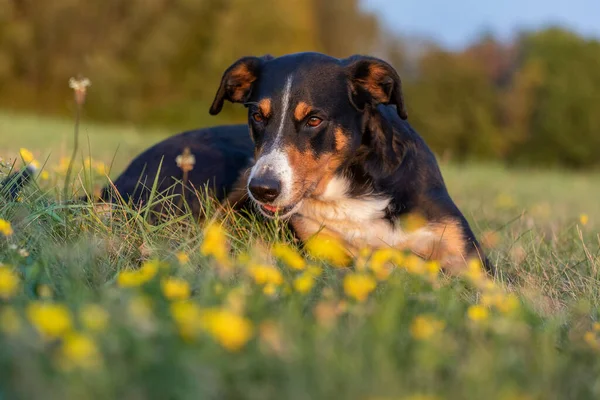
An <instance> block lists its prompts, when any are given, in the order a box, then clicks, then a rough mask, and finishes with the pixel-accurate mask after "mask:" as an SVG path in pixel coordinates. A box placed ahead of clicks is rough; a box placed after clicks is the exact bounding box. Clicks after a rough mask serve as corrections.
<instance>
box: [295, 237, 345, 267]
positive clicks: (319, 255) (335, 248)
mask: <svg viewBox="0 0 600 400" xmlns="http://www.w3.org/2000/svg"><path fill="white" fill-rule="evenodd" d="M305 248H306V250H307V251H308V252H309V253H310V254H311V255H312V256H313V257H315V258H316V259H319V260H323V261H327V262H329V263H331V264H333V265H334V266H336V267H345V266H347V265H348V264H349V263H350V256H349V255H348V252H347V251H346V249H345V248H344V246H343V244H342V243H341V242H340V241H339V240H337V239H334V238H333V237H331V236H328V235H323V234H321V235H316V236H313V237H311V238H310V239H308V240H307V241H306V243H305Z"/></svg>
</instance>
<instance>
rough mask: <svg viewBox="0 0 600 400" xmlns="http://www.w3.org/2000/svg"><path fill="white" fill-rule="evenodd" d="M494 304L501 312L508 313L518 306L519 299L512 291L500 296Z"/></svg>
mask: <svg viewBox="0 0 600 400" xmlns="http://www.w3.org/2000/svg"><path fill="white" fill-rule="evenodd" d="M495 306H496V308H497V309H498V311H500V312H501V313H503V314H510V313H512V312H514V311H516V310H517V309H518V308H519V299H518V298H517V296H516V295H515V294H514V293H509V294H507V295H505V296H501V298H499V299H498V301H497V302H496V304H495Z"/></svg>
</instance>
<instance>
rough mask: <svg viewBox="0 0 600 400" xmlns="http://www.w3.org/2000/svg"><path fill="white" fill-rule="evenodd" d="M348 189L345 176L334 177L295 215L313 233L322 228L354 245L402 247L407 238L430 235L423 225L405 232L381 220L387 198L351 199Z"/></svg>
mask: <svg viewBox="0 0 600 400" xmlns="http://www.w3.org/2000/svg"><path fill="white" fill-rule="evenodd" d="M348 188H349V182H348V181H347V180H346V179H344V178H339V177H336V178H333V179H332V180H331V182H329V184H328V185H327V187H326V189H325V191H324V193H323V194H322V195H321V196H319V197H317V198H315V199H305V200H304V201H303V202H302V204H301V206H300V207H299V209H298V211H297V218H301V219H303V220H304V224H303V225H304V226H305V227H310V230H314V232H312V233H316V232H317V231H318V230H320V229H322V228H325V229H327V230H330V231H333V232H334V233H336V234H337V235H339V236H340V237H341V238H343V239H344V240H345V241H346V242H348V243H350V244H351V245H354V246H356V247H362V246H371V247H387V246H392V247H402V245H403V244H405V243H407V242H408V241H409V240H421V239H422V240H427V239H429V238H430V237H431V236H432V233H431V231H430V230H428V229H427V228H426V227H424V228H420V229H418V230H416V231H414V232H411V233H407V232H405V231H403V230H402V229H401V228H400V227H399V226H395V227H394V226H392V225H391V224H390V223H389V221H386V220H384V219H383V217H384V214H385V208H386V207H387V206H388V204H389V203H390V199H389V198H387V197H379V196H372V195H367V196H362V197H358V198H352V197H349V196H348Z"/></svg>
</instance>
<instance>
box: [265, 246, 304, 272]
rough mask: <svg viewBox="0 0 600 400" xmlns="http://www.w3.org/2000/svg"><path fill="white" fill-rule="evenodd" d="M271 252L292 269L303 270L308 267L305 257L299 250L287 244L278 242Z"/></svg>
mask: <svg viewBox="0 0 600 400" xmlns="http://www.w3.org/2000/svg"><path fill="white" fill-rule="evenodd" d="M271 253H272V254H273V256H275V257H276V258H278V259H280V260H281V261H282V262H283V263H284V264H286V265H287V266H288V267H290V268H292V269H297V270H302V269H304V268H305V267H306V262H305V261H304V258H302V256H300V254H298V252H297V251H296V250H294V249H292V248H291V247H290V246H287V245H285V244H281V243H276V244H274V245H273V248H272V249H271Z"/></svg>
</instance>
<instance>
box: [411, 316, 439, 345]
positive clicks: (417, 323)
mask: <svg viewBox="0 0 600 400" xmlns="http://www.w3.org/2000/svg"><path fill="white" fill-rule="evenodd" d="M444 327H445V324H444V322H442V321H439V320H437V319H435V318H433V317H432V316H429V315H419V316H418V317H416V318H415V319H414V320H413V322H412V323H411V324H410V334H411V335H412V337H413V338H415V339H417V340H427V339H430V338H431V337H433V336H434V335H436V334H437V333H439V332H441V331H442V330H443V329H444Z"/></svg>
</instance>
